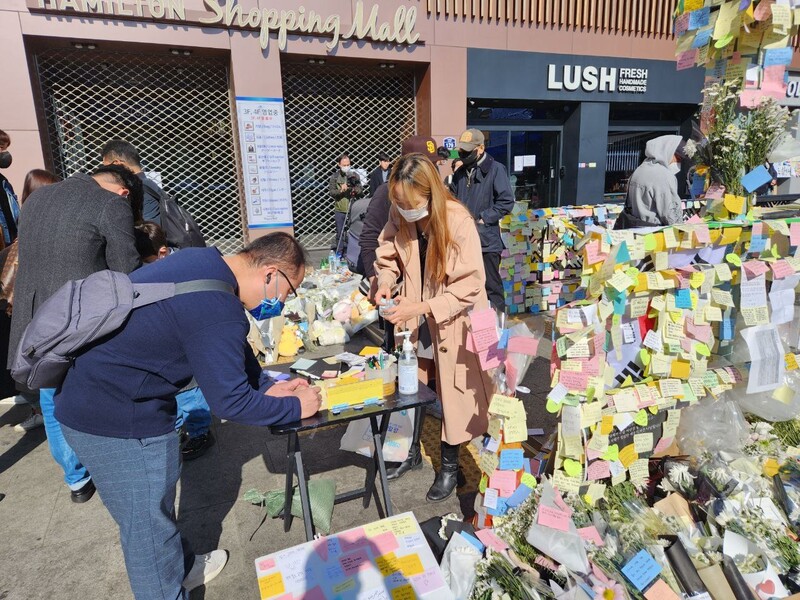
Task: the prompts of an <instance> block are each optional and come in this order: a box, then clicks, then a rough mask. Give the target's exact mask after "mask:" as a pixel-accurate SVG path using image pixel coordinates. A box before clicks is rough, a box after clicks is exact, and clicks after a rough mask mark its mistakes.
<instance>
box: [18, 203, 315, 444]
mask: <svg viewBox="0 0 800 600" xmlns="http://www.w3.org/2000/svg"><path fill="white" fill-rule="evenodd" d="M26 210H27V207H26ZM205 278H209V279H216V280H219V281H224V282H226V283H228V284H230V285H231V287H232V288H234V289H235V288H236V278H235V277H234V275H233V272H231V270H230V267H228V265H227V264H226V263H225V261H224V260H223V258H222V256H221V255H220V253H219V250H217V249H216V248H187V249H185V250H181V251H180V252H176V253H175V254H172V255H170V256H169V257H167V258H165V259H164V260H158V261H156V262H154V263H153V264H151V265H147V266H146V267H144V268H142V269H139V270H138V271H136V272H135V273H133V274H132V275H131V279H132V280H133V281H134V282H135V283H155V282H175V283H177V282H181V281H191V280H193V279H205ZM249 330H250V324H249V323H248V321H247V317H246V316H245V312H244V310H243V309H242V302H241V300H239V298H238V296H236V295H234V294H229V293H227V292H199V293H196V294H186V295H183V296H174V297H172V298H169V299H168V300H163V301H161V302H156V303H155V304H150V305H148V306H143V307H142V308H139V309H137V310H135V311H133V312H132V313H131V316H130V317H129V319H128V321H127V322H126V323H125V325H124V326H123V327H122V329H120V330H119V331H118V332H117V333H115V334H114V335H112V336H111V337H109V338H108V339H106V340H105V341H104V342H102V343H100V344H97V345H95V346H93V347H92V348H90V349H89V350H87V351H86V352H84V353H82V354H80V355H79V356H77V357H76V358H75V362H74V365H73V366H72V368H70V370H69V372H68V373H67V377H66V379H64V383H63V384H62V386H61V389H60V390H59V392H58V395H57V396H56V407H57V408H56V415H57V417H56V418H57V419H58V420H59V422H61V423H63V424H64V425H66V426H67V427H71V428H72V429H76V430H78V431H83V432H86V433H90V434H94V435H101V436H108V437H115V438H137V439H141V438H148V437H155V436H159V435H164V434H166V433H169V432H170V431H174V430H175V416H176V403H175V394H177V393H178V392H179V391H180V390H181V389H183V388H184V387H185V386H186V385H187V384H188V383H189V381H191V379H192V375H194V376H195V377H196V379H197V383H198V384H199V385H200V388H201V389H202V390H203V395H204V396H205V398H206V400H208V404H209V406H210V407H211V410H212V411H213V412H214V414H215V415H217V416H218V417H220V418H223V419H230V420H232V421H237V422H239V423H245V424H249V425H272V424H274V423H278V422H287V421H296V420H297V419H299V418H300V402H299V401H298V400H297V397H295V396H287V397H281V398H278V397H272V396H266V395H264V392H265V391H266V390H267V389H268V388H269V387H270V386H271V385H272V384H273V383H274V382H273V381H272V380H271V379H270V378H269V377H268V376H267V375H265V374H262V372H261V367H260V366H259V364H258V361H257V360H256V357H255V356H253V351H252V350H251V349H250V345H249V344H248V343H247V332H248V331H249Z"/></svg>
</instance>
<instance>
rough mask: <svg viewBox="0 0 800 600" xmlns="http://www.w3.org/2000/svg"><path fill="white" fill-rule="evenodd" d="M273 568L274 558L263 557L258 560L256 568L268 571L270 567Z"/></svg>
mask: <svg viewBox="0 0 800 600" xmlns="http://www.w3.org/2000/svg"><path fill="white" fill-rule="evenodd" d="M274 568H275V559H274V558H265V559H264V560H260V561H258V570H259V571H269V570H270V569H274Z"/></svg>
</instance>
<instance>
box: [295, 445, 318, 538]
mask: <svg viewBox="0 0 800 600" xmlns="http://www.w3.org/2000/svg"><path fill="white" fill-rule="evenodd" d="M294 460H295V469H296V471H297V486H298V488H299V489H300V505H301V506H302V507H303V525H305V528H306V541H307V542H310V541H311V540H313V539H314V520H313V519H312V516H311V502H310V501H309V498H308V481H306V473H305V469H304V468H303V453H302V452H301V451H300V438H299V436H298V435H297V434H295V435H294Z"/></svg>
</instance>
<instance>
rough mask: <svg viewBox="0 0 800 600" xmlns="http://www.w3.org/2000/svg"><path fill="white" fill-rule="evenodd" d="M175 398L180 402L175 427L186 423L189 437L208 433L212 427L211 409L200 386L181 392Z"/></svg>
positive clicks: (178, 427) (177, 427)
mask: <svg viewBox="0 0 800 600" xmlns="http://www.w3.org/2000/svg"><path fill="white" fill-rule="evenodd" d="M175 400H176V401H177V402H178V418H177V419H176V421H175V429H180V428H181V427H183V426H184V425H186V433H188V434H189V439H192V438H196V437H197V436H199V435H204V434H206V433H208V429H209V427H211V409H210V408H209V407H208V402H206V398H205V396H203V392H201V391H200V388H199V387H195V388H192V389H190V390H186V391H185V392H181V393H180V394H178V395H177V396H175Z"/></svg>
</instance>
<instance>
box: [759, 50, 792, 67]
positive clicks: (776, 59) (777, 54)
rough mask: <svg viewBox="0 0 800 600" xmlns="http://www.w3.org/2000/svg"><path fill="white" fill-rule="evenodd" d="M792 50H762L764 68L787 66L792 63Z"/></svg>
mask: <svg viewBox="0 0 800 600" xmlns="http://www.w3.org/2000/svg"><path fill="white" fill-rule="evenodd" d="M793 52H794V48H792V47H791V46H787V47H786V48H771V49H768V50H764V66H765V67H774V66H775V65H789V64H791V62H792V53H793Z"/></svg>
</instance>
